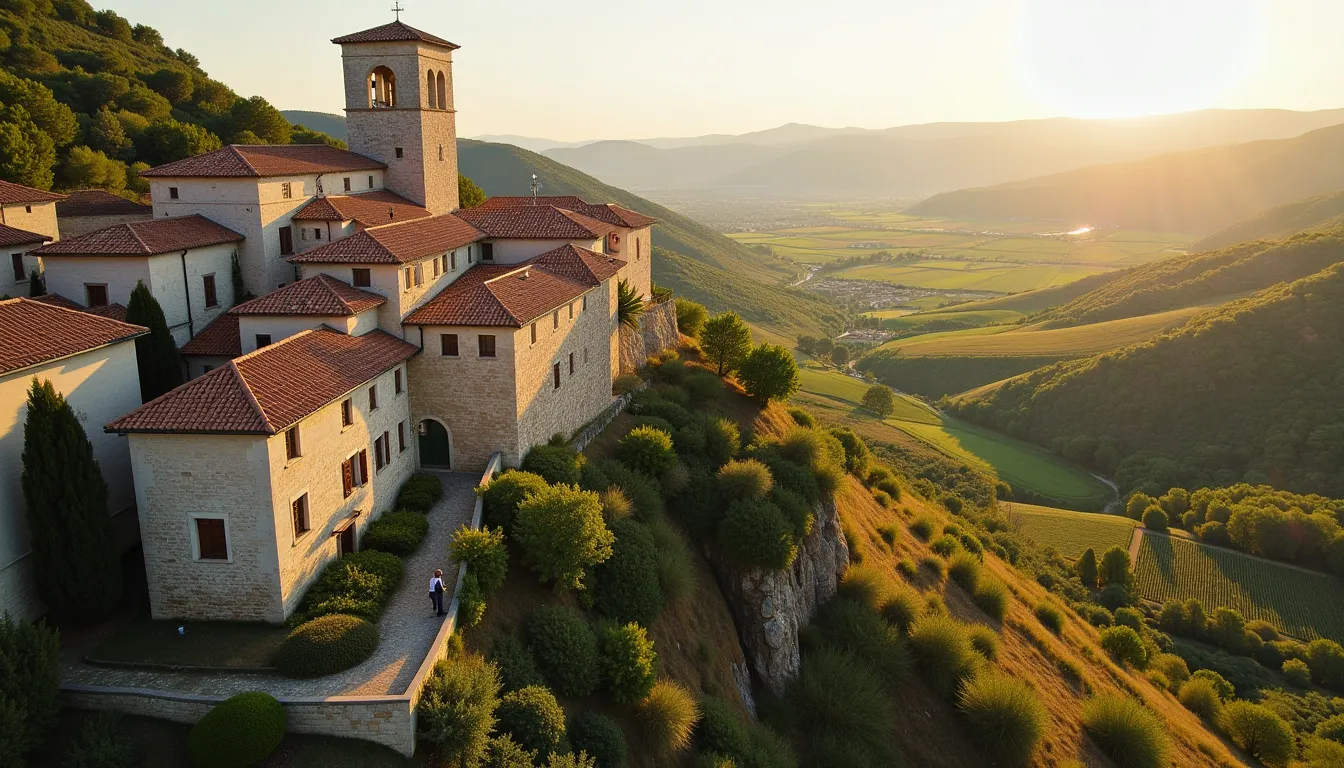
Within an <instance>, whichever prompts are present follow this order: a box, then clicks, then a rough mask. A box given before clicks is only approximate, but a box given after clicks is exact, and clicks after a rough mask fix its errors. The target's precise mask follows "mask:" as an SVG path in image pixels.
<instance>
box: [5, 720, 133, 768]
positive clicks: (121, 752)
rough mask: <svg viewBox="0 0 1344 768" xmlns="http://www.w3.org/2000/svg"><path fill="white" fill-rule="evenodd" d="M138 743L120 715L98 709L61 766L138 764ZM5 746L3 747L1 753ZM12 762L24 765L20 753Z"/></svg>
mask: <svg viewBox="0 0 1344 768" xmlns="http://www.w3.org/2000/svg"><path fill="white" fill-rule="evenodd" d="M139 752H140V749H139V745H138V744H136V742H135V740H134V739H133V738H131V736H130V734H129V733H127V732H126V727H125V724H124V723H123V722H122V720H121V716H120V715H118V714H115V713H112V712H99V713H97V714H95V715H93V716H92V717H90V718H89V719H88V720H86V721H85V722H84V725H83V726H82V727H81V728H80V729H79V735H78V736H76V737H75V739H74V741H73V742H72V743H71V744H70V749H68V750H67V751H66V753H65V758H64V759H63V760H62V761H61V768H137V766H139V765H140V764H141V761H140V755H139ZM5 754H6V750H5V749H4V748H3V747H0V755H5ZM12 764H13V765H21V764H22V763H21V762H20V761H19V756H17V755H15V756H14V757H13V763H12Z"/></svg>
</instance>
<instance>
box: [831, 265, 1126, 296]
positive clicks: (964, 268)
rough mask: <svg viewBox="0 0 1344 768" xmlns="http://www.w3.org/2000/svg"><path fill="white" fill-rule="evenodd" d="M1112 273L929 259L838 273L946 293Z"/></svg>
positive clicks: (1008, 289) (1004, 289) (1003, 289)
mask: <svg viewBox="0 0 1344 768" xmlns="http://www.w3.org/2000/svg"><path fill="white" fill-rule="evenodd" d="M1108 271H1110V270H1109V268H1107V267H1104V266H1082V265H1076V264H1013V263H1004V262H1001V261H972V260H964V259H951V258H949V259H930V260H927V261H917V262H914V263H912V264H865V265H863V266H858V267H851V268H850V269H844V270H841V271H839V272H836V273H835V274H834V275H833V276H834V277H837V278H841V279H844V280H878V281H881V282H886V283H896V284H897V285H909V286H915V287H919V288H933V289H937V290H944V291H997V292H999V293H1016V292H1018V291H1033V290H1036V289H1038V288H1051V287H1053V286H1057V285H1068V284H1069V283H1072V282H1073V281H1075V280H1081V279H1082V278H1084V277H1091V276H1092V275H1099V274H1101V273H1103V272H1108Z"/></svg>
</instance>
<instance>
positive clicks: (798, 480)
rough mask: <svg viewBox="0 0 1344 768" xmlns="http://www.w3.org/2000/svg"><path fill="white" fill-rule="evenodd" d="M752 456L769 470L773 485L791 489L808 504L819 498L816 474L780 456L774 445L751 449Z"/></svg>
mask: <svg viewBox="0 0 1344 768" xmlns="http://www.w3.org/2000/svg"><path fill="white" fill-rule="evenodd" d="M752 457H753V458H755V459H756V460H757V461H760V462H761V463H763V464H765V466H766V467H767V468H768V469H769V470H770V475H771V477H773V478H774V481H775V487H777V488H783V489H786V490H789V491H792V492H793V493H796V494H798V495H799V496H801V497H802V498H803V499H805V500H806V501H807V502H808V503H809V504H815V503H816V502H818V501H820V500H821V486H820V485H818V484H817V478H816V475H814V474H813V473H812V471H811V470H809V469H808V468H807V467H804V466H802V465H800V464H796V463H794V462H792V461H789V460H788V459H786V458H784V457H783V456H780V455H779V452H778V451H777V450H775V447H774V446H758V447H757V448H756V449H754V450H753V451H752Z"/></svg>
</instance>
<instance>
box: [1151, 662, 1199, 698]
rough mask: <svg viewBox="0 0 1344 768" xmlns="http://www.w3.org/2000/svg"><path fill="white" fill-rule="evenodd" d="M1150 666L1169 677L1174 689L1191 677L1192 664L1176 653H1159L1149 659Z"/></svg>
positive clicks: (1177, 688)
mask: <svg viewBox="0 0 1344 768" xmlns="http://www.w3.org/2000/svg"><path fill="white" fill-rule="evenodd" d="M1148 668H1149V669H1151V670H1153V671H1154V672H1157V673H1158V674H1160V675H1162V676H1163V677H1165V678H1167V680H1168V681H1169V682H1170V683H1171V689H1172V690H1173V691H1177V690H1180V687H1181V685H1182V684H1184V683H1185V681H1186V680H1189V679H1190V666H1189V665H1188V664H1186V663H1185V659H1182V658H1181V657H1180V656H1177V655H1176V654H1174V653H1158V654H1155V655H1153V657H1152V658H1150V659H1148Z"/></svg>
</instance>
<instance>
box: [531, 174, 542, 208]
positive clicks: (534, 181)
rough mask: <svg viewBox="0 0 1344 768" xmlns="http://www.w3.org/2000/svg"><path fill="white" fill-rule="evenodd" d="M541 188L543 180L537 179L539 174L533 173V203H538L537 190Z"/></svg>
mask: <svg viewBox="0 0 1344 768" xmlns="http://www.w3.org/2000/svg"><path fill="white" fill-rule="evenodd" d="M540 189H541V182H539V181H537V174H535V173H534V174H532V204H533V205H536V204H537V191H538V190H540Z"/></svg>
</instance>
